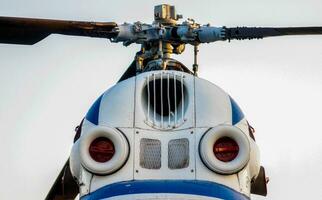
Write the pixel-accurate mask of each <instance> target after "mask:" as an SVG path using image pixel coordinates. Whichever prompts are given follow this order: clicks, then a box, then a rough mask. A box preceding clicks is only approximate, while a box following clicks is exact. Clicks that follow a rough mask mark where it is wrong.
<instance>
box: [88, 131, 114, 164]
mask: <svg viewBox="0 0 322 200" xmlns="http://www.w3.org/2000/svg"><path fill="white" fill-rule="evenodd" d="M89 154H90V155H91V157H92V158H93V159H94V160H95V161H96V162H100V163H105V162H107V161H109V160H111V159H112V157H113V156H114V154H115V148H114V144H113V142H112V141H111V140H109V139H108V138H105V137H99V138H96V139H95V140H94V141H93V142H92V143H91V145H90V146H89Z"/></svg>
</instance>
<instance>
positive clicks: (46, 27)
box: [0, 17, 118, 45]
mask: <svg viewBox="0 0 322 200" xmlns="http://www.w3.org/2000/svg"><path fill="white" fill-rule="evenodd" d="M116 27H117V24H116V23H114V22H83V21H65V20H52V19H33V18H16V17H0V43H8V44H26V45H32V44H35V43H37V42H39V41H41V40H42V39H44V38H46V37H47V36H49V35H50V34H52V33H57V34H64V35H74V36H87V37H98V38H113V37H115V36H117V34H118V31H117V30H116Z"/></svg>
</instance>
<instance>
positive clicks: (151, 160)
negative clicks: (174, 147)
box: [140, 138, 161, 169]
mask: <svg viewBox="0 0 322 200" xmlns="http://www.w3.org/2000/svg"><path fill="white" fill-rule="evenodd" d="M140 166H141V167H142V168H146V169H160V168H161V142H160V140H153V139H147V138H142V139H141V142H140Z"/></svg>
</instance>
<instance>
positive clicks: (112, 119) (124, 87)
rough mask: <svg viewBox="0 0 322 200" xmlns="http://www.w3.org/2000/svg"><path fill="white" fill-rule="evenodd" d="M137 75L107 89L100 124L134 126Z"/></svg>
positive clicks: (103, 98) (101, 108)
mask: <svg viewBox="0 0 322 200" xmlns="http://www.w3.org/2000/svg"><path fill="white" fill-rule="evenodd" d="M134 94H135V77H133V78H130V79H127V80H125V81H122V82H120V83H118V84H117V85H115V86H113V87H112V88H110V89H109V90H107V91H106V92H105V93H104V95H103V97H102V101H101V104H100V109H99V125H102V126H110V127H133V124H134Z"/></svg>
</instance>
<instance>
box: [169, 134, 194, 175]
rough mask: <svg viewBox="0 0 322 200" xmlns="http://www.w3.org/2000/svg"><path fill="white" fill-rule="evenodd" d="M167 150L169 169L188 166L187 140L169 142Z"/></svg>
mask: <svg viewBox="0 0 322 200" xmlns="http://www.w3.org/2000/svg"><path fill="white" fill-rule="evenodd" d="M168 148H169V149H168V167H169V168H170V169H182V168H186V167H188V166H189V140H188V139H187V138H183V139H176V140H170V141H169V146H168Z"/></svg>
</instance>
